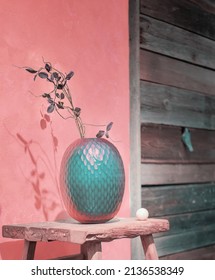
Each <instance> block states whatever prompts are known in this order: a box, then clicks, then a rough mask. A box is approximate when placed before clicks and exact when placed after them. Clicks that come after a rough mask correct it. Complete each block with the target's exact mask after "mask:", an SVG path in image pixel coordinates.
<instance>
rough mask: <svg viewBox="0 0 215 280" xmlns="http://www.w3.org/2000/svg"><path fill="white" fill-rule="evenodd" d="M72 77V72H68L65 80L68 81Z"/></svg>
mask: <svg viewBox="0 0 215 280" xmlns="http://www.w3.org/2000/svg"><path fill="white" fill-rule="evenodd" d="M73 75H74V72H73V71H70V72H69V73H68V74H67V75H66V80H70V79H71V78H72V76H73Z"/></svg>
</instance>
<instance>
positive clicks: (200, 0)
mask: <svg viewBox="0 0 215 280" xmlns="http://www.w3.org/2000/svg"><path fill="white" fill-rule="evenodd" d="M190 1H191V2H193V3H195V4H196V5H198V6H199V7H200V8H201V9H202V10H204V11H207V12H209V13H213V14H214V13H215V3H214V0H190Z"/></svg>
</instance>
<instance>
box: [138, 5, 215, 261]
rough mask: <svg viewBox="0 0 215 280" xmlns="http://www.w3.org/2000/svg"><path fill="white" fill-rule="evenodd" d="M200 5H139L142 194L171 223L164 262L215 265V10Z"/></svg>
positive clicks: (162, 249)
mask: <svg viewBox="0 0 215 280" xmlns="http://www.w3.org/2000/svg"><path fill="white" fill-rule="evenodd" d="M197 2H198V1H194V0H190V1H189V0H140V42H139V43H140V44H139V46H140V94H141V97H140V103H141V123H142V125H141V184H142V190H141V195H142V206H143V207H146V208H148V209H149V212H150V214H151V216H156V217H167V218H168V219H169V220H170V224H171V230H170V231H169V232H168V233H166V234H162V235H157V236H156V238H155V239H156V244H157V247H158V251H159V255H160V257H161V258H163V259H205V258H210V259H214V258H215V253H214V252H213V249H214V244H215V199H214V197H215V184H214V183H213V182H215V131H214V130H215V4H213V3H212V2H211V3H212V4H210V9H209V8H208V1H207V3H206V1H204V0H201V1H200V2H201V3H200V2H198V3H197ZM185 127H187V128H189V130H190V132H191V141H192V144H193V148H194V151H193V152H189V151H188V150H187V148H186V147H185V145H184V144H183V143H182V140H181V135H182V132H183V130H184V128H185ZM200 254H201V255H200Z"/></svg>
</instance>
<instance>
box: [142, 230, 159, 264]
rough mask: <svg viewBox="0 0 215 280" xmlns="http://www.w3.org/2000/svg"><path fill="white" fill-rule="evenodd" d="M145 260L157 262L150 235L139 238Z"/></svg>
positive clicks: (156, 254) (155, 250) (152, 239)
mask: <svg viewBox="0 0 215 280" xmlns="http://www.w3.org/2000/svg"><path fill="white" fill-rule="evenodd" d="M140 238H141V242H142V246H143V250H144V253H145V258H146V260H158V253H157V249H156V247H155V243H154V238H153V236H152V234H150V235H142V236H140Z"/></svg>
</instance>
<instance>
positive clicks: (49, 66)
mask: <svg viewBox="0 0 215 280" xmlns="http://www.w3.org/2000/svg"><path fill="white" fill-rule="evenodd" d="M45 69H46V71H48V72H50V71H51V69H52V68H51V65H50V64H49V63H46V65H45Z"/></svg>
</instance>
